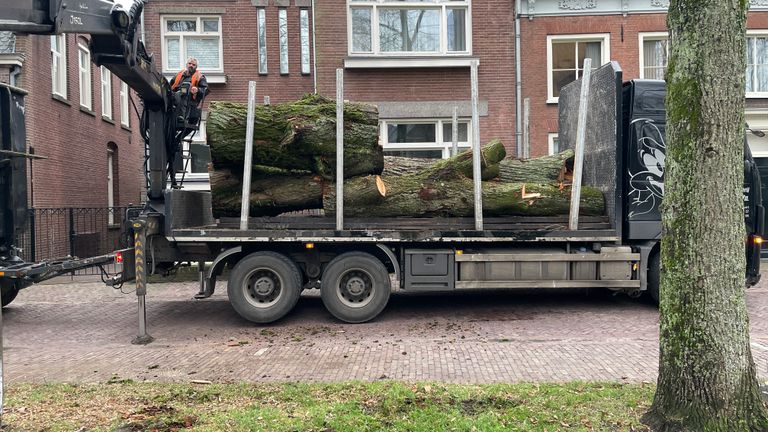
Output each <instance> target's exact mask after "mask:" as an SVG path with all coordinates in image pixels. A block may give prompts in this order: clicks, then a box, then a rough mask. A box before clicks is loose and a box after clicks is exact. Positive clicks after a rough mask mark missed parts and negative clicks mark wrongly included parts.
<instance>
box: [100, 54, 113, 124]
mask: <svg viewBox="0 0 768 432" xmlns="http://www.w3.org/2000/svg"><path fill="white" fill-rule="evenodd" d="M101 116H102V117H106V118H108V119H110V120H111V119H112V72H110V71H109V69H107V68H105V67H104V66H102V67H101Z"/></svg>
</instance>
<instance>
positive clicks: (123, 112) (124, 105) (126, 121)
mask: <svg viewBox="0 0 768 432" xmlns="http://www.w3.org/2000/svg"><path fill="white" fill-rule="evenodd" d="M130 97H131V90H130V89H129V88H128V84H126V83H125V82H124V81H120V124H121V125H123V126H125V127H131V101H130Z"/></svg>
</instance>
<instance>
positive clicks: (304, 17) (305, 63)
mask: <svg viewBox="0 0 768 432" xmlns="http://www.w3.org/2000/svg"><path fill="white" fill-rule="evenodd" d="M309 25H310V23H309V9H299V44H300V46H301V73H302V74H304V75H309V74H310V66H311V65H310V63H311V61H312V60H311V57H310V48H309V47H310V39H309V34H310V28H309Z"/></svg>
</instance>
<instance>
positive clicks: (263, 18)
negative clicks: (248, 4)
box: [256, 8, 269, 75]
mask: <svg viewBox="0 0 768 432" xmlns="http://www.w3.org/2000/svg"><path fill="white" fill-rule="evenodd" d="M256 43H257V45H258V47H259V52H258V54H259V74H261V75H266V74H267V72H268V70H269V68H268V67H267V66H268V63H267V62H268V60H269V57H268V52H267V10H266V9H265V8H258V9H256Z"/></svg>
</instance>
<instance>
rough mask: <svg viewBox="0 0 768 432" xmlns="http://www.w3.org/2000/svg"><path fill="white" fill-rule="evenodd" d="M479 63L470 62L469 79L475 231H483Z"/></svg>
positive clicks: (475, 61)
mask: <svg viewBox="0 0 768 432" xmlns="http://www.w3.org/2000/svg"><path fill="white" fill-rule="evenodd" d="M478 65H479V62H478V61H477V60H472V63H471V73H470V78H471V82H472V181H473V183H474V186H475V188H474V191H475V229H476V230H477V231H482V229H483V185H482V183H481V181H482V178H481V175H480V168H481V167H480V152H481V151H482V149H481V148H480V117H479V114H478V109H477V104H478V102H477V99H478V89H477V67H478Z"/></svg>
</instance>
